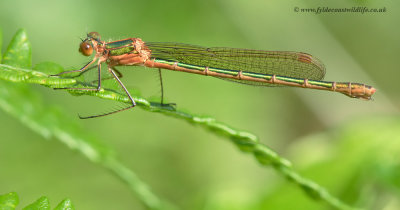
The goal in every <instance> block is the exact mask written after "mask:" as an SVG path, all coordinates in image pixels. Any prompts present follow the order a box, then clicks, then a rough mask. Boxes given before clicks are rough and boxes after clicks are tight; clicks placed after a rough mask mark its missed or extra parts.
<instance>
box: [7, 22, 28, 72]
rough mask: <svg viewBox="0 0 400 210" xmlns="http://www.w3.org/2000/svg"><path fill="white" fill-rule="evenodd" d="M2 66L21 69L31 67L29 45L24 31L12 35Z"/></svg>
mask: <svg viewBox="0 0 400 210" xmlns="http://www.w3.org/2000/svg"><path fill="white" fill-rule="evenodd" d="M3 64H7V65H10V66H15V67H22V68H30V67H31V66H32V54H31V44H30V43H29V41H28V36H27V35H26V32H25V30H24V29H20V30H18V31H17V33H16V34H15V35H14V37H13V39H12V40H11V42H10V44H9V45H8V48H7V51H6V52H5V53H4V57H3Z"/></svg>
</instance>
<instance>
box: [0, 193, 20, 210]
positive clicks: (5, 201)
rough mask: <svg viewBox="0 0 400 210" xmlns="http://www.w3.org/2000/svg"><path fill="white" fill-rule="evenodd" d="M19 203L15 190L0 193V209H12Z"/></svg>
mask: <svg viewBox="0 0 400 210" xmlns="http://www.w3.org/2000/svg"><path fill="white" fill-rule="evenodd" d="M18 203H19V200H18V195H17V193H15V192H10V193H7V194H4V195H0V210H12V209H15V208H16V207H17V205H18Z"/></svg>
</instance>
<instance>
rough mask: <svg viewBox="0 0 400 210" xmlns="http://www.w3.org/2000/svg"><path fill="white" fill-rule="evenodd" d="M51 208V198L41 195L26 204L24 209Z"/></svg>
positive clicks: (39, 209)
mask: <svg viewBox="0 0 400 210" xmlns="http://www.w3.org/2000/svg"><path fill="white" fill-rule="evenodd" d="M47 209H50V203H49V199H48V198H47V197H46V196H42V197H40V198H39V199H38V200H37V201H35V202H34V203H32V204H30V205H28V206H26V207H25V208H23V210H47Z"/></svg>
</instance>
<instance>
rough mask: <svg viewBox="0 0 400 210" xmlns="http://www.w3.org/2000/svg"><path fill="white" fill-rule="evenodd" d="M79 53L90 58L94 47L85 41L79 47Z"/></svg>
mask: <svg viewBox="0 0 400 210" xmlns="http://www.w3.org/2000/svg"><path fill="white" fill-rule="evenodd" d="M79 52H81V53H82V55H84V56H89V55H91V54H92V53H93V47H92V45H90V43H89V42H88V41H84V42H82V43H81V44H80V45H79Z"/></svg>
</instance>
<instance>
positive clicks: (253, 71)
mask: <svg viewBox="0 0 400 210" xmlns="http://www.w3.org/2000/svg"><path fill="white" fill-rule="evenodd" d="M79 51H80V52H81V53H82V54H83V55H85V56H90V55H92V54H93V53H94V58H93V60H91V61H90V62H89V63H87V64H86V65H85V66H83V67H82V68H81V69H79V70H74V71H65V72H61V73H59V74H56V75H52V76H58V75H61V74H66V73H72V72H83V71H85V70H87V69H89V67H90V66H91V65H92V64H95V63H96V64H97V69H98V83H97V88H64V89H76V90H87V91H99V90H100V88H101V71H100V70H101V64H102V63H106V64H107V66H108V71H109V72H110V73H111V74H112V76H113V77H114V78H115V80H116V81H117V82H118V83H119V85H120V86H121V87H122V88H123V90H124V91H125V93H126V94H127V95H128V97H129V99H130V100H131V105H130V106H129V107H126V108H123V109H119V110H116V111H113V112H109V113H106V114H102V115H96V116H89V117H85V118H93V117H100V116H106V115H109V114H113V113H116V112H120V111H123V110H126V109H129V108H132V107H134V106H135V105H136V103H135V101H134V100H133V98H132V96H131V95H130V93H129V91H128V90H127V89H126V87H125V86H124V84H123V83H122V82H121V80H120V79H119V77H121V76H122V74H121V73H120V72H119V71H118V70H117V69H115V67H116V66H146V67H150V68H158V69H159V71H160V69H168V70H174V71H181V72H188V73H195V74H201V75H205V76H213V77H219V78H223V79H226V80H232V81H236V82H238V83H244V84H249V85H259V86H293V87H302V88H310V89H318V90H328V91H334V92H339V93H342V94H344V95H347V96H349V97H352V98H361V99H366V100H369V99H371V96H372V95H373V94H374V93H375V91H376V90H375V88H373V87H372V86H368V85H364V84H360V83H352V82H328V81H321V80H322V79H323V77H324V75H325V67H324V65H323V64H322V63H321V62H320V61H319V60H318V59H317V58H315V57H313V56H311V55H309V54H307V53H302V52H290V51H262V50H249V49H238V48H222V47H212V48H207V47H200V46H196V45H189V44H180V43H168V42H143V41H142V39H140V38H128V39H122V40H118V41H112V42H105V41H102V40H101V38H100V35H99V33H97V32H91V33H89V34H87V37H86V39H84V40H82V42H81V44H80V48H79Z"/></svg>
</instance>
